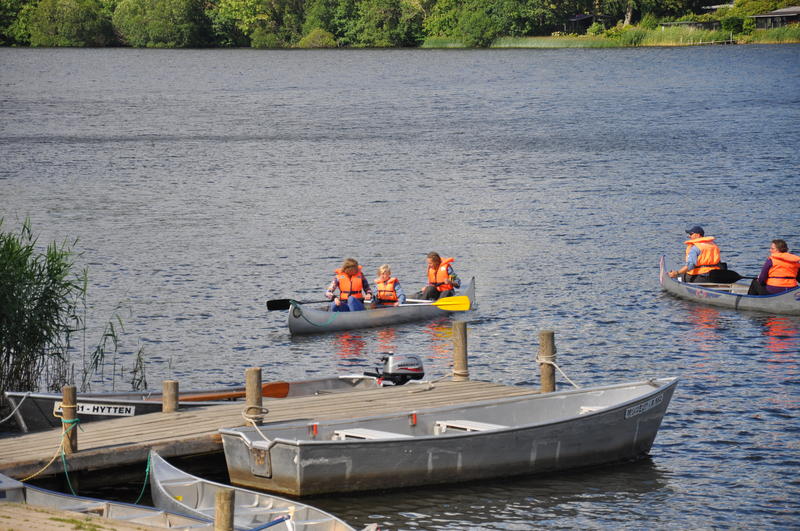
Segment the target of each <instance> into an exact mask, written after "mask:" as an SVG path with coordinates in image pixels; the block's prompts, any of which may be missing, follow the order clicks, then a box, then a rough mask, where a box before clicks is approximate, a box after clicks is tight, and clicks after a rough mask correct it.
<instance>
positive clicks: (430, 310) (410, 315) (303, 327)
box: [289, 278, 475, 335]
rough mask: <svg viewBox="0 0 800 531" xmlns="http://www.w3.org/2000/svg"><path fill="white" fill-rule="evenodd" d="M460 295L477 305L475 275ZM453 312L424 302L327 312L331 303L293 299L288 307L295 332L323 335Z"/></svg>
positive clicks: (290, 325)
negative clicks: (304, 301) (317, 304)
mask: <svg viewBox="0 0 800 531" xmlns="http://www.w3.org/2000/svg"><path fill="white" fill-rule="evenodd" d="M457 295H466V296H467V297H469V300H470V307H472V306H474V304H475V278H472V280H470V282H469V284H468V285H466V286H464V288H463V289H462V290H461V291H460V292H459V293H457ZM452 313H453V312H451V311H448V310H445V309H442V308H438V307H436V306H434V305H432V304H425V303H409V304H404V305H402V306H387V307H383V308H373V309H366V310H364V311H361V312H331V311H328V305H325V306H322V307H312V306H311V305H308V304H300V303H297V302H293V303H292V306H291V308H289V332H290V333H291V334H292V335H300V334H320V333H324V332H336V331H339V330H355V329H358V328H372V327H376V326H391V325H396V324H402V323H410V322H414V321H428V320H431V319H436V318H438V317H445V316H447V315H450V314H452Z"/></svg>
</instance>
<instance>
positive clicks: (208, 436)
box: [0, 381, 539, 479]
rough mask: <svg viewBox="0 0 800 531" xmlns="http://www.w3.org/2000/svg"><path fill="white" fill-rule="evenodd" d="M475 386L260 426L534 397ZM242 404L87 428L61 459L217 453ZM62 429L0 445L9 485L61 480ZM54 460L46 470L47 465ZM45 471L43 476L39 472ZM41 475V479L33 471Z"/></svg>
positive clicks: (89, 466)
mask: <svg viewBox="0 0 800 531" xmlns="http://www.w3.org/2000/svg"><path fill="white" fill-rule="evenodd" d="M538 392H539V391H538V390H537V389H534V388H531V387H515V386H507V385H502V384H496V383H488V382H476V381H461V382H456V381H442V382H436V383H433V384H428V383H422V384H407V385H405V386H398V387H384V388H379V389H369V390H363V391H350V392H345V393H332V394H323V395H317V396H306V397H299V398H283V399H275V400H269V399H265V400H264V407H266V408H267V409H269V413H268V414H267V415H266V417H265V418H264V422H275V421H286V420H302V419H308V420H309V422H311V421H317V420H326V419H344V418H357V417H366V416H371V415H375V414H379V413H394V412H409V413H410V412H413V411H418V410H422V409H425V408H431V407H440V406H447V405H455V404H461V403H466V402H474V401H479V400H488V399H494V398H502V397H510V396H520V395H527V394H534V393H538ZM244 407H245V404H243V403H242V402H233V403H230V404H224V405H219V406H211V407H205V408H192V409H189V410H184V411H177V412H174V413H152V414H149V415H141V416H134V417H121V418H119V419H114V420H107V421H100V422H92V423H89V424H86V425H85V426H82V427H81V430H80V431H79V432H78V452H77V453H74V454H71V455H68V456H67V464H68V468H69V471H70V472H74V471H87V470H97V469H108V468H116V467H120V466H126V465H135V464H137V463H141V464H142V466H144V463H145V461H146V460H147V454H148V451H149V450H150V448H154V449H156V450H158V452H159V453H160V454H161V455H163V456H165V457H176V456H192V455H199V454H205V453H213V452H221V451H222V440H221V437H220V435H219V433H218V431H217V430H218V429H219V428H233V427H237V426H243V425H245V421H244V418H243V417H242V411H243V409H244ZM60 444H61V429H60V428H55V429H52V430H48V431H44V432H37V433H30V434H22V435H18V436H12V437H6V438H0V472H2V473H3V474H6V475H8V476H11V477H13V478H16V479H25V478H27V477H28V476H31V475H33V474H37V472H39V474H37V477H44V476H51V475H54V474H58V473H62V472H63V467H62V463H61V459H60V452H59V451H58V450H59V446H60ZM56 454H58V455H59V458H56V459H55V460H54V461H53V462H52V463H51V464H50V465H49V466H47V464H48V463H49V462H50V461H51V460H52V459H53V457H54V455H56ZM45 466H47V468H46V469H45V470H44V471H42V469H43V468H44V467H45ZM40 471H41V472H40Z"/></svg>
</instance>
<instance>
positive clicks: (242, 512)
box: [150, 450, 353, 531]
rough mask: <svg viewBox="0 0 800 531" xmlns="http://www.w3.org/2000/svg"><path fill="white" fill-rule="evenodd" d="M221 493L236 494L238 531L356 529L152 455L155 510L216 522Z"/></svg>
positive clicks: (317, 511)
mask: <svg viewBox="0 0 800 531" xmlns="http://www.w3.org/2000/svg"><path fill="white" fill-rule="evenodd" d="M220 489H233V490H234V510H233V525H234V527H235V528H236V529H253V528H261V527H262V526H265V525H267V524H270V523H273V525H271V526H270V527H269V529H270V531H273V530H274V531H347V530H352V529H353V528H352V527H350V526H349V525H347V524H346V523H345V522H344V521H342V520H340V519H339V518H336V517H335V516H333V515H332V514H330V513H326V512H325V511H322V510H321V509H317V508H315V507H312V506H310V505H306V504H303V503H300V502H297V501H293V500H288V499H285V498H280V497H278V496H272V495H270V494H265V493H263V492H254V491H251V490H246V489H240V488H235V487H231V486H230V485H223V484H222V483H215V482H213V481H208V480H205V479H202V478H199V477H197V476H193V475H191V474H189V473H187V472H184V471H183V470H180V469H179V468H176V467H174V466H172V465H171V464H169V463H167V462H166V461H165V460H164V459H163V458H162V457H161V456H159V455H158V454H157V453H156V452H154V451H152V450H151V451H150V490H151V495H152V497H153V504H154V505H155V506H156V507H158V508H160V509H163V510H165V511H174V512H181V513H184V514H189V515H194V516H197V517H202V518H210V519H213V518H214V513H215V507H216V494H217V491H218V490H220Z"/></svg>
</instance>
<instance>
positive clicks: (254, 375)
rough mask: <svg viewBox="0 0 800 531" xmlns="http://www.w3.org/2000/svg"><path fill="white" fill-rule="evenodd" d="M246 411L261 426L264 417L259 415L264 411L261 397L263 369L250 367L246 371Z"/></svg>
mask: <svg viewBox="0 0 800 531" xmlns="http://www.w3.org/2000/svg"><path fill="white" fill-rule="evenodd" d="M244 392H245V403H246V406H247V409H246V410H245V412H246V414H247V416H248V418H251V419H253V421H254V422H256V423H258V424H260V423H261V421H262V420H263V417H261V416H260V415H259V413H261V412H262V410H263V400H262V396H261V367H250V368H248V369H245V371H244Z"/></svg>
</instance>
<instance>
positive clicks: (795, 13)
mask: <svg viewBox="0 0 800 531" xmlns="http://www.w3.org/2000/svg"><path fill="white" fill-rule="evenodd" d="M750 18H754V19H756V29H772V28H780V27H782V26H786V25H787V24H797V23H799V22H800V6H794V7H784V8H783V9H776V10H775V11H770V12H769V13H764V14H763V15H754V16H752V17H750Z"/></svg>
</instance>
